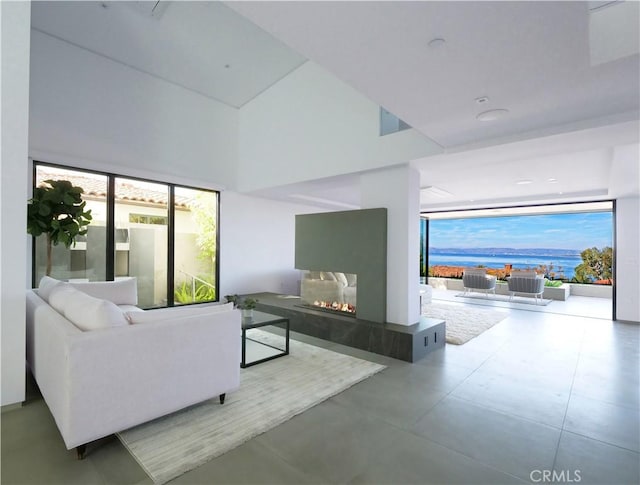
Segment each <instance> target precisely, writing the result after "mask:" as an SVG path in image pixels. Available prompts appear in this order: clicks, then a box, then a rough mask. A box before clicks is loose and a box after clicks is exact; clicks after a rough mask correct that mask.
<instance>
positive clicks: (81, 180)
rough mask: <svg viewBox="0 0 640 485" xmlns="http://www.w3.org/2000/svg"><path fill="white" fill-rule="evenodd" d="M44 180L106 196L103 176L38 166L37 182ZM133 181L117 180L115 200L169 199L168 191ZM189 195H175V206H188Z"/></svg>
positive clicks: (87, 194)
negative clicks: (68, 184) (69, 183)
mask: <svg viewBox="0 0 640 485" xmlns="http://www.w3.org/2000/svg"><path fill="white" fill-rule="evenodd" d="M45 180H68V181H69V182H71V183H72V184H73V185H75V186H77V187H82V189H83V190H84V194H83V195H84V196H85V197H88V198H95V199H104V198H106V196H107V179H106V176H105V177H92V176H90V175H84V174H83V173H82V172H76V173H72V174H69V173H65V174H61V173H60V172H57V171H56V172H53V171H52V172H47V170H46V168H44V167H38V170H37V184H38V186H40V185H43V183H44V181H45ZM133 182H134V183H127V182H117V183H116V201H121V202H124V201H131V202H138V203H143V204H148V205H162V206H166V205H167V203H168V200H169V192H168V190H167V191H159V190H153V189H150V188H144V187H141V186H138V185H136V184H135V181H133ZM192 200H193V199H192V198H190V197H184V196H180V195H176V196H175V202H176V206H178V207H184V208H189V207H190V205H191V201H192Z"/></svg>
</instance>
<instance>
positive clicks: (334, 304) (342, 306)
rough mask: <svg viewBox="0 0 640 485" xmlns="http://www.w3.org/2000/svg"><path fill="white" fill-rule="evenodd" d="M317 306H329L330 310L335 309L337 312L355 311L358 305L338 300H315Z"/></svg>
mask: <svg viewBox="0 0 640 485" xmlns="http://www.w3.org/2000/svg"><path fill="white" fill-rule="evenodd" d="M313 304H314V305H315V306H319V307H320V308H327V309H329V310H334V311H337V312H345V313H355V312H356V307H355V305H352V304H350V303H342V302H338V301H324V300H315V301H314V302H313Z"/></svg>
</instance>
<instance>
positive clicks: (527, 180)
mask: <svg viewBox="0 0 640 485" xmlns="http://www.w3.org/2000/svg"><path fill="white" fill-rule="evenodd" d="M532 183H533V180H531V179H523V180H518V181H517V182H516V185H528V184H532Z"/></svg>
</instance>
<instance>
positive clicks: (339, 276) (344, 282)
mask: <svg viewBox="0 0 640 485" xmlns="http://www.w3.org/2000/svg"><path fill="white" fill-rule="evenodd" d="M333 274H334V275H335V277H336V280H338V281H339V282H340V283H342V285H343V286H349V282H348V281H347V277H346V276H345V275H344V273H338V272H335V273H333Z"/></svg>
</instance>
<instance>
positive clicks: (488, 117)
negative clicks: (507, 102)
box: [476, 109, 509, 121]
mask: <svg viewBox="0 0 640 485" xmlns="http://www.w3.org/2000/svg"><path fill="white" fill-rule="evenodd" d="M507 114H509V110H508V109H490V110H489V111H483V112H482V113H480V114H479V115H478V116H476V119H477V120H478V121H496V120H499V119H502V118H504V117H505V116H507Z"/></svg>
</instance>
